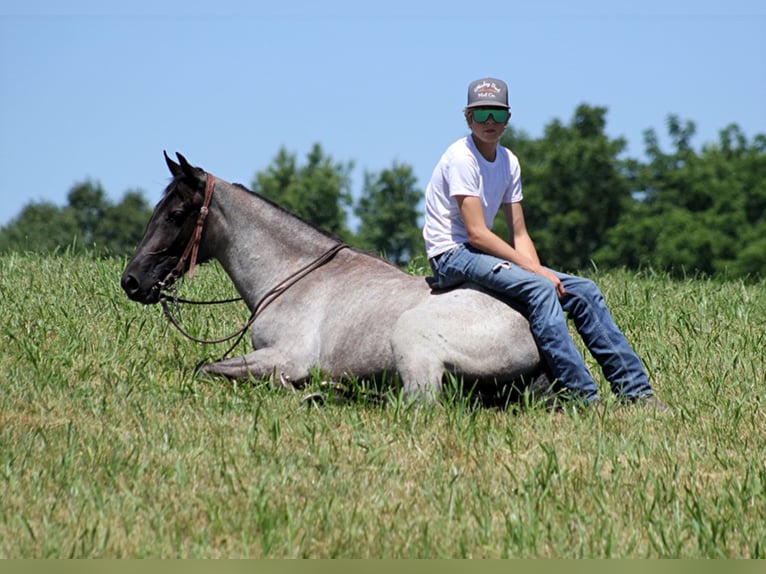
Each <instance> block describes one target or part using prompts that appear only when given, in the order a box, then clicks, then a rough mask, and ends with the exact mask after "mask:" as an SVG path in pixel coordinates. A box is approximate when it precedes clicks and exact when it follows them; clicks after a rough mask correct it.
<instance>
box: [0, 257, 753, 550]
mask: <svg viewBox="0 0 766 574" xmlns="http://www.w3.org/2000/svg"><path fill="white" fill-rule="evenodd" d="M124 264H125V262H124V261H121V260H117V259H100V260H94V259H88V258H85V257H77V256H72V255H70V254H67V253H63V254H60V255H59V256H57V257H49V256H48V257H43V256H38V255H18V254H17V255H5V256H0V298H2V300H3V305H2V306H0V333H1V335H0V336H2V339H3V341H4V342H5V343H4V345H3V347H2V350H1V351H0V379H1V382H2V388H3V393H2V394H1V395H0V476H2V479H3V487H4V488H3V496H2V499H0V557H2V558H143V557H146V558H236V557H249V558H288V557H289V558H331V557H337V558H368V557H369V558H460V557H466V558H602V557H603V558H607V557H613V558H748V557H749V558H764V557H766V547H765V546H764V540H766V520H764V517H766V469H765V468H764V465H763V457H762V456H761V453H763V451H764V447H766V443H765V439H764V437H766V418H765V416H764V412H765V411H764V405H765V404H766V394H764V389H763V383H762V380H763V372H764V370H766V356H765V355H764V353H763V347H764V344H766V338H765V337H766V334H764V331H763V322H762V318H763V317H764V316H766V285H764V283H763V282H762V281H761V282H760V283H757V284H754V285H749V284H746V283H744V282H740V281H727V282H719V281H713V280H685V281H675V280H670V279H669V278H668V277H667V276H666V275H636V274H631V273H626V272H610V273H599V274H597V275H596V276H595V277H594V278H595V279H596V281H597V282H598V283H599V285H600V286H601V287H602V290H603V291H604V294H605V296H606V298H607V301H608V302H609V303H610V307H611V308H612V310H613V313H614V314H615V319H616V320H617V322H618V323H619V324H620V325H621V326H623V328H624V329H625V331H626V333H627V335H628V337H629V338H630V339H631V340H632V341H633V342H634V345H635V347H636V349H637V350H638V352H639V353H640V354H641V356H642V357H643V358H644V360H645V362H646V365H647V368H648V369H649V372H650V375H651V378H652V382H653V387H654V389H655V390H656V392H657V393H658V394H659V396H660V397H661V398H663V399H664V400H666V402H667V403H669V405H670V406H671V407H672V409H673V412H672V413H671V414H668V415H667V416H666V415H653V414H652V413H651V412H646V411H643V410H641V409H621V408H617V407H616V406H615V405H608V407H609V408H607V409H606V410H605V411H586V412H583V413H576V412H570V413H565V414H552V413H547V412H546V411H544V410H542V409H535V408H533V409H530V410H526V411H522V412H519V411H516V410H508V411H498V410H492V409H482V408H477V407H475V406H473V405H471V404H470V403H469V402H467V401H465V400H461V399H460V398H459V397H457V398H446V399H445V400H444V402H443V404H442V408H435V409H417V408H412V407H409V406H407V405H405V404H403V403H402V402H401V400H400V399H399V395H398V394H397V393H396V392H392V393H391V394H390V395H388V396H387V397H386V399H385V401H384V403H383V404H382V405H380V406H375V405H373V404H370V403H365V402H354V401H352V402H350V403H339V404H334V403H331V402H328V403H327V404H326V405H325V406H324V407H322V408H318V407H311V406H309V405H306V404H305V403H302V402H301V396H302V393H301V394H297V395H293V394H290V393H288V392H286V391H284V390H278V389H275V388H272V387H271V386H270V385H269V384H267V382H265V381H252V383H251V384H244V385H243V384H240V385H234V384H231V383H229V382H227V381H225V380H218V379H216V380H203V379H199V378H197V377H195V376H194V367H195V364H196V363H197V362H198V361H200V360H206V359H215V358H217V355H218V353H220V352H222V349H221V348H220V346H219V347H201V346H198V345H196V344H194V343H192V342H190V341H188V340H186V339H184V338H182V337H181V336H180V335H179V334H178V333H177V332H176V331H174V330H172V329H171V328H170V327H169V326H168V324H167V322H166V321H165V320H164V317H163V316H162V313H161V311H160V309H159V308H157V307H144V306H141V305H138V304H136V303H132V302H130V301H128V299H127V298H126V297H125V296H124V294H123V293H122V292H121V291H120V288H119V281H118V280H117V278H118V277H119V275H120V273H121V271H122V269H123V267H124ZM182 289H183V296H188V297H190V298H193V299H219V298H225V297H227V296H229V295H230V294H231V292H232V286H231V282H230V281H229V280H228V278H227V277H226V276H225V274H223V272H222V270H221V269H220V267H219V266H217V265H212V264H211V265H205V266H203V267H202V268H201V269H200V272H199V273H198V274H197V276H196V278H195V279H194V281H192V282H186V283H185V284H183V285H182ZM207 309H209V308H201V307H194V308H191V309H188V310H185V312H184V313H183V314H182V316H181V317H182V320H183V321H184V324H185V326H187V327H188V328H189V329H191V330H192V331H193V332H194V333H195V334H197V335H199V336H203V337H211V336H215V335H220V334H225V333H227V332H231V331H232V330H233V329H234V328H235V327H238V326H240V325H241V324H242V322H243V321H244V320H245V319H246V318H247V315H248V313H247V310H246V309H245V308H244V307H242V306H240V305H239V304H237V305H234V306H232V307H231V308H229V307H224V308H221V307H215V310H210V311H208V310H207ZM721 325H726V328H725V329H722V328H720V327H721ZM510 343H511V342H509V344H510ZM241 347H242V348H240V349H238V351H237V352H235V354H236V353H238V352H245V351H246V350H247V348H248V346H247V345H245V344H242V346H241ZM589 364H590V366H591V367H593V365H594V364H593V363H592V362H591V363H589ZM594 374H596V375H597V372H596V371H594ZM597 380H598V381H599V384H600V385H601V386H602V389H607V390H605V391H604V392H602V396H608V387H607V386H606V384H605V382H604V381H603V380H601V379H597ZM313 385H314V387H312V388H311V389H308V390H314V389H318V388H321V387H320V385H319V379H317V380H316V381H315V382H314V383H313ZM308 390H307V391H306V392H308Z"/></svg>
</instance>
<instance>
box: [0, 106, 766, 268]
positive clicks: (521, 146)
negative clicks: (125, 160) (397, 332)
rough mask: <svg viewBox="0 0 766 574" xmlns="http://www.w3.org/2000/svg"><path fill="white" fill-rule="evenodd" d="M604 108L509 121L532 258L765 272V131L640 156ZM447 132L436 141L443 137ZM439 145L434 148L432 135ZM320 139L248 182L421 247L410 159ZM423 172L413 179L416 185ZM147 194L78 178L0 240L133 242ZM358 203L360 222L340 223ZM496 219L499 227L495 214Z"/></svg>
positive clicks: (411, 248)
mask: <svg viewBox="0 0 766 574" xmlns="http://www.w3.org/2000/svg"><path fill="white" fill-rule="evenodd" d="M606 115H607V108H605V107H594V106H589V105H586V104H582V105H580V106H578V107H577V109H576V110H575V113H574V115H573V117H572V118H571V119H570V120H569V122H568V123H564V122H562V121H560V120H553V121H552V122H551V123H549V124H548V125H546V126H545V129H544V132H543V135H542V136H541V137H539V138H533V137H530V136H529V135H528V134H527V133H525V132H523V131H521V130H517V129H515V128H514V127H512V126H511V127H509V128H508V130H507V131H506V133H505V135H504V136H503V139H502V141H501V143H502V144H503V145H505V146H507V147H509V148H510V149H512V150H513V151H514V153H516V155H517V156H518V157H519V159H520V161H521V166H522V180H523V190H524V198H525V199H524V212H525V216H526V220H527V225H528V227H529V229H530V232H531V234H532V237H533V239H534V240H535V244H536V246H537V249H538V252H539V254H540V257H541V260H542V261H543V262H544V264H546V265H549V266H552V267H556V268H559V269H562V270H568V271H574V272H577V271H584V270H587V269H591V268H593V267H594V266H596V267H597V268H618V267H620V268H628V269H636V270H638V269H653V270H657V271H664V272H668V273H671V274H673V275H676V276H685V275H688V274H701V275H708V276H714V275H719V276H725V277H732V278H734V277H754V278H757V277H762V276H763V274H764V270H766V135H763V134H758V135H756V136H754V137H753V138H752V139H748V138H747V137H746V136H745V135H744V134H743V132H742V131H741V129H740V128H739V127H738V126H737V125H734V124H732V125H729V126H728V127H726V128H725V129H723V130H722V131H721V132H720V133H719V134H718V141H716V142H707V143H705V144H703V145H702V146H701V148H700V149H695V148H694V147H693V145H692V139H693V137H694V135H695V124H694V123H693V122H691V121H683V120H681V119H680V118H679V117H678V116H675V115H671V116H669V117H668V119H667V134H666V135H667V136H668V140H669V142H670V143H669V147H670V149H668V150H664V149H663V148H662V146H661V145H660V142H659V137H658V135H657V133H656V132H655V131H654V130H653V129H647V130H646V131H645V132H644V141H643V143H644V159H642V160H639V159H636V158H630V157H624V154H625V150H626V147H627V143H626V141H625V140H624V139H623V138H610V137H609V136H608V135H607V134H606V133H605V128H606ZM448 143H449V142H442V145H444V146H445V147H446V145H447V144H448ZM440 149H441V148H440ZM353 168H354V164H353V161H347V162H342V161H337V160H335V159H333V158H332V157H331V156H330V155H328V154H327V153H326V152H325V151H324V150H323V149H322V146H321V145H320V144H319V143H316V144H314V146H313V147H312V149H311V150H310V151H309V153H308V154H307V155H306V158H305V161H303V162H301V161H299V158H298V157H297V155H296V154H294V153H291V152H289V151H288V150H287V149H285V148H282V149H280V150H279V151H278V153H277V154H276V156H275V157H274V159H273V161H272V163H271V164H270V165H269V166H268V167H267V168H266V169H265V170H264V171H262V172H257V173H256V174H255V176H254V178H253V181H252V182H251V185H250V189H251V190H252V191H254V192H256V193H259V194H262V195H263V196H265V197H267V198H269V199H271V200H273V201H275V202H277V203H279V204H280V205H282V206H283V207H285V208H286V209H288V210H290V211H293V212H294V213H296V214H298V215H300V216H301V217H303V218H304V219H306V220H307V221H309V222H311V223H313V224H315V225H317V226H319V227H322V228H323V229H325V230H327V231H329V232H331V233H334V234H336V235H337V236H338V237H339V238H340V239H342V240H343V241H345V242H347V243H349V244H350V245H353V246H354V247H358V248H361V249H364V250H368V251H372V252H375V253H379V254H381V255H383V256H384V257H387V258H388V259H390V260H391V261H393V262H394V263H397V264H399V265H405V264H407V263H408V262H410V261H412V260H413V259H417V258H422V257H423V252H424V246H423V240H422V237H421V234H420V225H421V222H422V215H421V210H422V199H423V189H422V188H421V187H419V182H418V181H417V179H416V177H415V176H414V173H413V169H412V167H411V166H409V165H407V164H403V163H397V162H395V163H394V164H393V165H392V166H391V167H389V168H387V169H384V170H382V171H380V172H365V173H364V178H363V186H362V187H363V188H362V190H361V192H360V193H359V194H358V196H357V197H356V198H355V197H354V194H353V193H352V190H351V174H352V172H353ZM426 183H427V182H422V185H423V186H425V184H426ZM150 214H151V206H150V205H149V204H148V203H147V200H146V199H145V197H144V195H143V193H142V192H141V191H129V192H127V193H125V194H124V196H123V197H122V199H121V200H120V201H119V202H117V203H114V202H111V201H110V200H109V199H108V198H107V195H106V193H105V191H104V189H103V188H102V187H101V186H100V184H99V183H98V182H93V181H85V182H82V183H80V184H77V185H75V186H74V187H73V188H72V189H71V190H70V192H69V194H68V196H67V205H66V206H64V207H57V206H55V205H53V204H51V203H49V202H35V203H30V204H28V205H27V206H25V207H24V208H23V210H22V211H21V213H20V214H19V215H18V216H17V217H16V218H15V219H13V220H12V221H11V222H10V223H8V224H7V225H6V226H4V227H2V228H0V253H8V252H13V251H36V252H52V251H56V250H61V249H68V250H74V251H79V252H87V253H90V254H97V255H102V256H125V255H127V254H130V253H131V252H132V250H133V249H134V247H135V246H136V244H137V243H138V241H139V240H140V237H141V235H142V233H143V229H144V226H145V224H146V222H147V221H148V219H149V216H150ZM351 215H354V216H355V217H356V221H357V222H358V226H357V228H356V230H352V229H350V227H349V219H350V216H351ZM495 230H496V231H497V232H498V233H499V234H501V235H502V236H505V235H506V233H507V230H506V229H505V223H504V221H503V220H502V218H498V220H497V221H496V222H495Z"/></svg>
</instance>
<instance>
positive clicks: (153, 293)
mask: <svg viewBox="0 0 766 574" xmlns="http://www.w3.org/2000/svg"><path fill="white" fill-rule="evenodd" d="M120 285H121V286H122V290H123V291H125V294H126V295H127V296H128V297H129V298H130V299H131V300H132V301H137V302H139V303H143V304H144V305H153V304H155V303H157V302H158V301H159V300H160V287H159V284H157V283H155V284H154V285H151V286H150V287H148V288H145V287H142V285H141V282H140V281H139V280H138V279H136V277H134V276H133V275H131V274H130V273H128V272H127V271H126V272H125V273H123V274H122V279H121V280H120Z"/></svg>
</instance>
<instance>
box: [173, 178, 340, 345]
mask: <svg viewBox="0 0 766 574" xmlns="http://www.w3.org/2000/svg"><path fill="white" fill-rule="evenodd" d="M205 177H206V182H205V198H204V200H203V202H202V207H200V210H199V215H198V216H197V223H196V224H195V226H194V232H193V233H192V236H191V238H189V243H188V244H187V245H186V249H184V252H183V255H181V258H180V259H179V260H178V263H177V264H176V266H175V267H174V268H173V269H172V270H171V271H170V272H169V273H168V274H167V275H166V276H165V278H164V279H163V280H162V281H160V282H159V284H158V287H159V289H160V296H159V301H160V304H161V305H162V310H163V312H164V314H165V316H166V317H167V318H168V320H169V321H170V323H171V324H172V325H173V326H174V327H175V328H176V329H178V331H179V332H180V333H181V334H182V335H184V336H185V337H187V338H188V339H191V340H192V341H194V342H196V343H202V344H206V345H207V344H210V345H212V344H217V343H225V342H226V341H230V340H232V339H234V338H236V341H234V344H233V345H231V346H230V347H229V348H228V350H227V351H226V352H225V353H224V354H223V357H226V356H227V355H228V354H229V353H231V351H232V350H234V348H235V347H236V346H237V345H238V344H239V342H240V341H241V340H242V337H244V336H245V333H247V330H248V329H249V328H250V327H252V325H253V323H254V322H255V319H256V318H257V317H258V315H260V314H261V312H262V311H263V310H264V309H265V308H266V307H268V306H269V305H271V303H273V302H274V300H275V299H277V298H278V297H279V296H280V295H281V294H282V293H284V292H285V291H287V290H288V289H289V288H290V287H292V286H293V285H295V284H296V283H297V282H298V281H300V280H301V279H303V278H304V277H305V276H306V275H308V274H309V273H311V272H312V271H314V270H316V269H318V268H320V267H322V266H323V265H324V264H325V263H327V262H328V261H330V260H331V259H332V258H333V257H335V255H336V254H337V253H338V252H339V251H341V250H342V249H345V248H347V247H348V245H346V244H345V243H342V242H341V243H337V244H335V245H333V246H332V247H331V248H330V249H328V250H327V251H325V252H324V253H322V255H320V256H319V257H317V258H316V259H314V260H313V261H311V262H310V263H308V264H307V265H305V266H303V267H301V268H300V269H298V271H296V272H294V273H292V274H291V275H289V276H288V277H286V278H285V279H284V280H282V281H281V282H280V283H278V284H277V285H276V286H275V287H272V288H271V289H269V290H268V291H267V292H266V294H265V295H263V296H262V297H261V298H260V299H259V300H258V303H256V305H255V306H254V307H253V310H252V312H251V313H250V317H249V318H248V320H247V322H246V323H245V325H244V326H243V327H242V328H240V329H238V330H237V331H236V332H234V333H232V334H231V335H227V336H225V337H221V338H219V339H199V338H197V337H195V336H194V335H192V334H190V333H189V332H188V331H186V330H185V329H184V328H183V327H182V326H181V325H180V323H179V322H178V320H177V319H176V318H175V317H174V316H173V314H172V313H171V312H170V308H169V305H168V303H173V304H174V305H175V306H176V307H178V304H179V303H186V304H191V305H220V304H224V303H235V302H237V301H242V297H235V298H233V299H223V300H219V301H190V300H188V299H181V298H179V297H178V296H177V287H176V282H177V281H178V279H179V278H181V277H183V274H184V271H185V269H186V262H187V260H188V261H189V270H188V275H189V279H193V278H194V268H195V265H196V263H197V256H198V254H199V247H200V243H201V242H202V232H203V231H204V228H205V221H206V219H207V215H208V211H209V207H210V200H211V198H212V197H213V187H215V176H213V175H212V174H210V173H205ZM223 357H222V358H223Z"/></svg>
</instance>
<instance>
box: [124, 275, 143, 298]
mask: <svg viewBox="0 0 766 574" xmlns="http://www.w3.org/2000/svg"><path fill="white" fill-rule="evenodd" d="M120 283H121V285H122V289H123V290H124V291H125V293H127V294H128V295H133V294H135V293H136V292H137V291H138V288H139V286H138V280H137V279H136V278H135V277H133V276H132V275H123V276H122V281H120Z"/></svg>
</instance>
